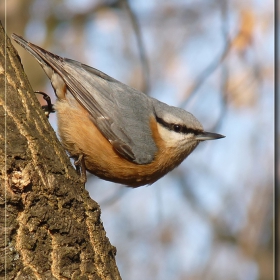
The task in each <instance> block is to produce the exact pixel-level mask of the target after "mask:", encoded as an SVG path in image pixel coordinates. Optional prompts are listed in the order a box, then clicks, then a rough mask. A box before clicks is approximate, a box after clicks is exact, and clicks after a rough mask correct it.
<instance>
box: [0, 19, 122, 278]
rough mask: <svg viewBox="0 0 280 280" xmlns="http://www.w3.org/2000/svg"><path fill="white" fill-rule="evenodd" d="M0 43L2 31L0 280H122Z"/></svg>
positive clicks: (75, 180)
mask: <svg viewBox="0 0 280 280" xmlns="http://www.w3.org/2000/svg"><path fill="white" fill-rule="evenodd" d="M6 42H7V47H6V53H5V34H4V30H3V28H2V26H1V24H0V180H1V186H0V209H1V212H0V278H1V279H4V276H6V278H5V279H121V278H120V275H119V272H118V269H117V266H116V262H115V254H116V249H115V247H113V246H112V245H111V244H110V242H109V239H108V238H107V237H106V233H105V230H104V228H103V225H102V222H101V220H100V214H101V212H100V208H99V205H98V204H97V203H96V202H95V201H93V200H92V199H91V198H90V197H89V194H88V192H87V191H86V190H85V189H84V186H83V184H82V183H81V182H80V178H79V176H78V175H77V174H76V172H75V170H74V168H73V167H72V166H71V163H70V161H69V159H68V157H67V155H66V153H65V151H64V150H63V148H62V146H61V144H60V142H59V141H58V139H57V137H56V135H55V133H54V131H53V129H52V127H51V126H50V124H49V122H48V119H47V118H46V117H45V115H44V113H43V111H42V109H41V107H40V104H39V102H38V100H37V98H36V95H35V94H34V92H33V90H32V89H31V87H30V84H29V82H28V80H27V77H26V75H25V74H24V71H23V68H22V65H21V63H20V61H19V57H18V55H17V53H16V51H15V49H14V48H13V46H12V45H11V42H10V39H9V38H7V41H6ZM5 54H6V56H5ZM5 59H6V60H5ZM5 61H6V71H5ZM5 84H6V87H5ZM5 94H6V100H5ZM2 277H3V278H2Z"/></svg>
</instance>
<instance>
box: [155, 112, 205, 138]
mask: <svg viewBox="0 0 280 280" xmlns="http://www.w3.org/2000/svg"><path fill="white" fill-rule="evenodd" d="M156 120H157V122H158V123H159V124H161V125H162V126H164V127H166V128H167V129H169V130H171V131H175V132H177V133H183V134H189V133H192V134H194V135H198V134H200V133H201V132H202V130H197V129H192V128H187V127H186V126H185V125H181V124H176V123H167V122H166V121H164V120H163V119H161V118H159V117H158V116H156Z"/></svg>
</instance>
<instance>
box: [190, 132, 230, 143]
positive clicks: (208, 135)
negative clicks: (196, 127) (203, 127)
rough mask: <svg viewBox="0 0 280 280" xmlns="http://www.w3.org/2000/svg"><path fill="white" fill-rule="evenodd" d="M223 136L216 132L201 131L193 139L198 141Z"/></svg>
mask: <svg viewBox="0 0 280 280" xmlns="http://www.w3.org/2000/svg"><path fill="white" fill-rule="evenodd" d="M225 137H226V136H224V135H221V134H218V133H212V132H206V131H203V132H201V133H200V134H198V135H196V137H195V139H196V140H198V141H205V140H216V139H220V138H225Z"/></svg>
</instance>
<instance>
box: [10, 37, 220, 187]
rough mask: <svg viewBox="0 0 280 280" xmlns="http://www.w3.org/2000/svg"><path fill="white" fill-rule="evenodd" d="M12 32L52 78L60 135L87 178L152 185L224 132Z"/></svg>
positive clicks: (130, 185)
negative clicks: (211, 129)
mask: <svg viewBox="0 0 280 280" xmlns="http://www.w3.org/2000/svg"><path fill="white" fill-rule="evenodd" d="M11 37H12V38H13V39H14V40H15V42H16V43H18V44H19V45H20V46H22V47H23V48H24V49H25V50H27V51H28V52H29V53H30V54H31V55H32V56H33V57H34V58H35V59H36V60H37V62H38V63H39V64H40V65H41V67H42V68H43V70H44V71H45V73H46V75H47V76H48V78H49V79H50V82H51V84H52V87H53V89H54V92H55V94H56V98H57V99H56V102H55V104H54V109H55V111H56V113H57V122H58V135H59V137H60V140H61V143H62V145H63V147H64V148H65V150H66V151H67V152H68V154H69V155H70V157H72V158H74V159H75V164H76V165H78V166H79V167H80V168H81V173H82V175H83V176H84V177H85V176H86V175H85V174H86V171H88V172H89V173H92V174H94V175H95V176H97V177H99V178H101V179H103V180H107V181H111V182H115V183H119V184H123V185H125V186H128V187H133V188H136V187H140V186H144V185H151V184H153V183H154V182H156V181H157V180H159V179H160V178H161V177H163V176H164V175H166V174H167V173H168V172H170V171H172V170H173V169H174V168H175V167H177V166H178V165H180V164H181V163H182V161H183V160H184V159H186V158H187V157H188V155H190V154H191V153H192V151H193V150H194V149H195V148H196V147H197V146H198V144H199V143H200V142H202V141H205V140H215V139H220V138H224V137H225V136H223V135H221V134H217V133H211V132H206V131H204V129H203V126H202V125H201V123H200V122H199V121H198V120H197V119H196V118H195V117H194V116H193V115H192V114H191V113H190V112H187V111H185V110H184V109H182V108H178V107H173V106H169V105H167V104H165V103H163V102H161V101H159V100H157V99H155V98H153V97H150V96H148V95H146V94H144V93H143V92H140V91H138V90H136V89H134V88H132V87H130V86H128V85H125V84H123V83H121V82H119V81H117V80H115V79H114V78H112V77H110V76H108V75H107V74H105V73H103V72H101V71H99V70H97V69H95V68H92V67H90V66H88V65H86V64H83V63H81V62H78V61H75V60H72V59H68V58H62V57H60V56H58V55H55V54H53V53H51V52H48V51H47V50H45V49H43V48H41V47H39V46H37V45H35V44H32V43H31V42H28V41H26V40H25V39H24V38H22V37H21V36H19V35H16V34H12V36H11ZM85 181H86V178H85Z"/></svg>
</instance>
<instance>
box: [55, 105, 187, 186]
mask: <svg viewBox="0 0 280 280" xmlns="http://www.w3.org/2000/svg"><path fill="white" fill-rule="evenodd" d="M55 107H56V110H57V114H58V129H59V135H60V138H61V141H62V144H63V145H64V147H65V149H66V150H67V151H68V152H69V153H70V155H71V156H78V155H80V154H84V158H85V165H86V169H87V170H88V171H89V172H90V173H93V174H94V175H96V176H98V177H100V178H102V179H104V180H108V181H112V182H116V183H121V184H125V185H129V186H132V187H139V186H142V185H146V184H152V183H154V182H155V181H157V180H158V179H159V178H160V177H162V176H164V175H165V174H166V173H167V172H169V171H171V170H172V169H173V168H175V167H176V166H177V165H178V164H180V163H181V162H182V161H183V160H184V158H185V155H183V154H179V155H177V154H174V150H173V149H172V148H167V147H166V146H165V144H164V142H163V140H162V139H161V137H160V135H159V133H158V129H157V123H156V120H155V119H154V118H151V120H150V126H151V129H152V132H153V138H154V140H155V142H156V144H157V146H158V150H159V152H158V153H157V155H156V156H155V159H154V161H153V162H151V163H150V164H146V165H138V164H135V163H133V162H130V161H128V160H126V159H124V158H122V157H120V156H119V155H118V154H117V153H116V152H115V150H114V149H113V147H112V145H111V144H110V142H109V141H108V140H107V139H106V138H105V137H104V136H103V135H102V134H101V132H100V131H99V130H98V129H97V128H96V127H95V125H94V124H93V123H92V122H91V121H90V119H89V117H88V113H87V111H86V110H85V109H84V108H82V107H81V106H79V105H78V104H77V108H76V109H75V108H73V107H70V106H69V105H68V103H67V101H66V100H65V101H58V102H57V103H56V106H55Z"/></svg>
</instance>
